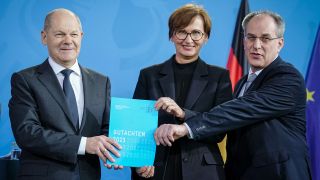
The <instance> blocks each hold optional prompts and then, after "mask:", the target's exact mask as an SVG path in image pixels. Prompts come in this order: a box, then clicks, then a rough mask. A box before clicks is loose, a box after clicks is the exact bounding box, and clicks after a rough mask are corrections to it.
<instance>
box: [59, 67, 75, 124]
mask: <svg viewBox="0 0 320 180" xmlns="http://www.w3.org/2000/svg"><path fill="white" fill-rule="evenodd" d="M72 72H73V71H72V70H70V69H64V70H62V71H61V73H62V74H63V75H64V80H63V92H64V95H65V97H66V101H67V104H68V108H69V110H70V112H71V118H72V123H73V125H74V126H75V127H76V129H77V130H78V129H79V115H78V107H77V101H76V97H75V95H74V92H73V89H72V86H71V83H70V79H69V77H70V74H71V73H72Z"/></svg>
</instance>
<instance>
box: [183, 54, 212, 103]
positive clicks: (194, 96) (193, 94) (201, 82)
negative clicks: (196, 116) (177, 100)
mask: <svg viewBox="0 0 320 180" xmlns="http://www.w3.org/2000/svg"><path fill="white" fill-rule="evenodd" d="M198 61H199V62H198V64H197V66H196V69H195V70H194V72H193V76H192V81H191V85H190V88H189V92H188V96H187V99H186V101H185V108H187V109H191V108H192V106H193V105H194V104H195V103H196V102H197V100H198V98H199V96H200V95H201V94H202V91H203V90H204V89H205V87H206V86H207V84H208V67H207V64H206V63H205V62H204V61H202V60H201V59H200V58H199V59H198Z"/></svg>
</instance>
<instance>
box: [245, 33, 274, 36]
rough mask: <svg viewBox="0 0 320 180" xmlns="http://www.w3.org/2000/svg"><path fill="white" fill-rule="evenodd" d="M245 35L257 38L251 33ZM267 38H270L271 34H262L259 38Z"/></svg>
mask: <svg viewBox="0 0 320 180" xmlns="http://www.w3.org/2000/svg"><path fill="white" fill-rule="evenodd" d="M247 35H249V36H257V35H255V34H252V33H248V34H247ZM267 36H271V34H269V33H264V34H262V35H261V36H260V37H267Z"/></svg>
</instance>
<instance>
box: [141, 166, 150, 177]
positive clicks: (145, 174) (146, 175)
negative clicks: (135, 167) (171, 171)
mask: <svg viewBox="0 0 320 180" xmlns="http://www.w3.org/2000/svg"><path fill="white" fill-rule="evenodd" d="M150 170H151V166H148V167H147V168H146V171H145V172H144V173H142V177H146V178H147V177H148V175H149V173H150Z"/></svg>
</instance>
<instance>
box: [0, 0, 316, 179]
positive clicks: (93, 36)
mask: <svg viewBox="0 0 320 180" xmlns="http://www.w3.org/2000/svg"><path fill="white" fill-rule="evenodd" d="M188 2H190V1H185V0H176V1H173V0H170V1H165V0H152V1H151V0H135V1H134V0H108V1H104V0H100V1H99V0H83V1H81V0H68V1H66V0H55V1H50V0H41V1H40V0H38V1H36V0H24V1H23V0H0V29H1V33H0V83H1V85H0V103H1V111H0V112H2V113H1V116H0V134H1V135H0V156H1V155H4V154H7V153H8V152H9V151H10V145H11V142H12V141H14V139H13V137H12V132H11V128H10V121H9V116H8V106H7V104H8V101H9V98H10V77H11V74H12V73H13V72H15V71H18V70H21V69H23V68H26V67H29V66H32V65H36V64H39V63H41V62H42V61H43V60H45V58H47V50H46V47H44V46H42V44H41V41H40V31H41V29H42V26H43V21H44V17H45V15H46V14H47V12H48V11H50V10H52V9H54V8H59V7H64V8H67V9H70V10H72V11H74V12H75V13H77V14H78V15H79V16H80V19H81V20H82V26H83V30H84V39H83V41H82V51H81V54H80V57H79V62H80V64H82V65H83V66H87V67H89V68H92V69H94V70H96V71H98V72H100V73H103V74H105V75H108V76H109V77H110V78H111V83H112V96H117V97H131V96H132V93H133V90H134V87H135V84H136V81H137V78H138V73H139V70H140V69H141V68H143V67H146V66H149V65H152V64H155V63H160V62H162V61H164V60H166V59H168V58H169V57H170V56H171V55H172V54H173V53H174V46H173V44H172V43H170V42H169V40H168V27H167V20H168V18H169V16H170V14H171V13H172V12H173V11H174V10H175V9H176V8H178V7H180V6H181V5H183V4H185V3H188ZM193 2H196V3H199V4H202V5H204V7H205V8H206V9H207V10H208V12H209V14H210V16H211V17H212V21H213V27H212V36H211V37H210V40H209V42H208V43H207V44H206V45H205V47H204V48H203V49H202V52H201V57H202V58H203V59H204V60H206V61H207V62H208V63H210V64H215V65H218V66H221V67H225V66H226V62H227V58H228V53H229V49H230V45H231V39H232V34H233V30H234V25H235V20H236V15H237V12H238V8H239V4H240V0H195V1H193ZM249 5H250V10H251V11H253V10H260V9H269V10H272V11H275V12H278V13H279V14H280V15H282V16H283V18H284V20H285V21H286V32H285V46H284V48H283V50H282V52H281V56H282V57H283V58H284V59H285V60H287V61H288V62H291V63H292V64H294V65H295V66H296V67H297V68H298V69H299V70H300V72H301V73H302V74H303V75H305V73H306V70H307V66H308V61H309V59H310V54H311V51H312V45H313V42H314V38H315V35H316V31H317V26H318V24H319V20H320V13H319V11H320V1H319V0H282V1H279V0H268V1H259V0H249ZM129 171H130V170H129V169H128V168H126V169H125V170H122V171H110V170H106V169H105V168H103V178H105V179H129Z"/></svg>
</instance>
